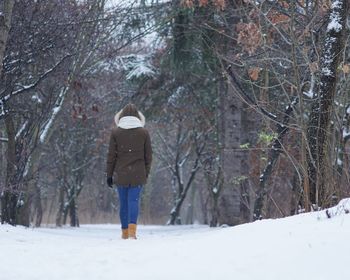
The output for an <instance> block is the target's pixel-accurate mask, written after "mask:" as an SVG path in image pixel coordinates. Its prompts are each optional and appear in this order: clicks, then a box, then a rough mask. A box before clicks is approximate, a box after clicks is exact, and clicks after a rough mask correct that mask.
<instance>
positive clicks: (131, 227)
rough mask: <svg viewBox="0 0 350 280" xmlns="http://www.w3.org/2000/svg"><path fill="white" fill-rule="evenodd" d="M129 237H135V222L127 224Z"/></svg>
mask: <svg viewBox="0 0 350 280" xmlns="http://www.w3.org/2000/svg"><path fill="white" fill-rule="evenodd" d="M129 238H130V239H137V238H136V224H129Z"/></svg>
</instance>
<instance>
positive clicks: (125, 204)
mask: <svg viewBox="0 0 350 280" xmlns="http://www.w3.org/2000/svg"><path fill="white" fill-rule="evenodd" d="M117 190H118V194H119V204H120V206H119V208H120V209H119V216H120V222H121V224H122V229H126V228H128V225H129V224H136V223H137V217H138V215H139V200H140V193H141V190H142V185H139V186H117Z"/></svg>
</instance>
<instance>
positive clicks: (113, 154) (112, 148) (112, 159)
mask: <svg viewBox="0 0 350 280" xmlns="http://www.w3.org/2000/svg"><path fill="white" fill-rule="evenodd" d="M116 162H117V143H116V139H115V135H114V133H113V131H112V133H111V136H110V139H109V147H108V155H107V177H112V176H113V172H114V168H115V165H116Z"/></svg>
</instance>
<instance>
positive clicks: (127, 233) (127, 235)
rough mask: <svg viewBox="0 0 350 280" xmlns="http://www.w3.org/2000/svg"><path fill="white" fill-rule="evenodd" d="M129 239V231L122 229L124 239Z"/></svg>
mask: <svg viewBox="0 0 350 280" xmlns="http://www.w3.org/2000/svg"><path fill="white" fill-rule="evenodd" d="M128 238H129V229H127V228H122V239H128Z"/></svg>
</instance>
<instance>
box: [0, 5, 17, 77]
mask: <svg viewBox="0 0 350 280" xmlns="http://www.w3.org/2000/svg"><path fill="white" fill-rule="evenodd" d="M3 1H4V2H3V3H2V4H0V5H2V8H3V10H1V9H0V77H1V74H2V65H3V60H4V55H5V49H6V44H7V38H8V34H9V31H10V28H11V19H12V10H13V5H14V4H15V0H3ZM0 8H1V6H0ZM1 12H2V13H1Z"/></svg>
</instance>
